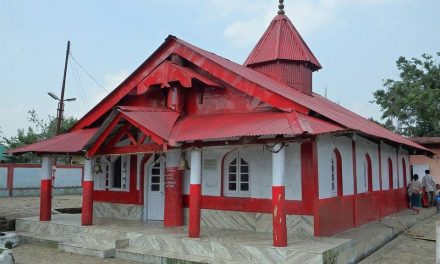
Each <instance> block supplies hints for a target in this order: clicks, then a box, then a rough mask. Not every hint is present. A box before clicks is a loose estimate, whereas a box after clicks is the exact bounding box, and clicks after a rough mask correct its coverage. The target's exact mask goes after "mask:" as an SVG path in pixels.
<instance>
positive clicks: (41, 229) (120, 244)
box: [16, 219, 129, 258]
mask: <svg viewBox="0 0 440 264" xmlns="http://www.w3.org/2000/svg"><path fill="white" fill-rule="evenodd" d="M16 234H17V235H18V237H19V239H20V241H21V242H22V243H28V244H40V245H43V246H48V247H52V248H58V249H59V250H60V251H65V252H70V253H75V254H81V255H87V256H93V257H98V258H113V257H114V256H115V250H116V249H120V248H124V247H127V246H128V245H129V240H128V238H127V237H126V234H127V233H126V232H121V231H113V230H102V229H98V228H92V227H81V226H70V225H63V224H57V223H52V222H40V221H27V220H24V219H18V220H17V225H16Z"/></svg>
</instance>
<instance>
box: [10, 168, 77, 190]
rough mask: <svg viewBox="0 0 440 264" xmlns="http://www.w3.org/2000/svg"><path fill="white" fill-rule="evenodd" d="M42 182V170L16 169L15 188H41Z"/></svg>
mask: <svg viewBox="0 0 440 264" xmlns="http://www.w3.org/2000/svg"><path fill="white" fill-rule="evenodd" d="M79 175H80V178H81V173H80V174H79ZM55 177H56V176H55ZM40 182H41V168H14V188H40Z"/></svg>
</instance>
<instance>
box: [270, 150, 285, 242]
mask: <svg viewBox="0 0 440 264" xmlns="http://www.w3.org/2000/svg"><path fill="white" fill-rule="evenodd" d="M272 151H273V153H272V209H273V211H272V226H273V245H274V246H275V247H285V246H287V228H286V196H285V184H284V178H285V166H284V161H285V156H286V149H285V147H284V145H283V144H281V143H278V144H276V145H275V146H274V147H273V148H272Z"/></svg>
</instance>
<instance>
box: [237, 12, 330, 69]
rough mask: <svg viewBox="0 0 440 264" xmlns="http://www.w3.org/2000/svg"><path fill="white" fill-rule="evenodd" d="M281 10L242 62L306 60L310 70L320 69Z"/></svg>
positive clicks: (313, 56) (251, 63)
mask: <svg viewBox="0 0 440 264" xmlns="http://www.w3.org/2000/svg"><path fill="white" fill-rule="evenodd" d="M280 10H281V11H283V12H281V13H280V12H278V13H279V15H277V16H276V17H275V18H274V19H273V20H272V22H271V23H270V25H269V27H268V28H267V30H266V32H264V34H263V36H262V37H261V39H260V41H258V43H257V45H256V46H255V48H254V49H253V50H252V52H251V53H250V54H249V56H248V58H247V59H246V61H245V62H244V65H245V66H251V65H253V64H259V63H265V62H270V61H277V60H285V61H286V60H287V61H292V62H306V63H307V64H308V67H309V68H310V69H311V70H312V71H316V70H319V69H321V68H322V67H321V64H319V62H318V60H317V59H316V57H315V55H313V53H312V51H311V50H310V49H309V47H308V46H307V44H306V43H305V42H304V40H303V39H302V37H301V35H300V34H299V33H298V31H297V30H296V29H295V27H294V26H293V24H292V22H290V20H289V18H288V17H287V16H286V15H284V10H282V9H280Z"/></svg>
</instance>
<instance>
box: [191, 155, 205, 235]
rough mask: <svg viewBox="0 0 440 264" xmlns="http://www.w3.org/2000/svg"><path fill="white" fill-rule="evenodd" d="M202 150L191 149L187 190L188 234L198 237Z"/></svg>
mask: <svg viewBox="0 0 440 264" xmlns="http://www.w3.org/2000/svg"><path fill="white" fill-rule="evenodd" d="M201 163H202V151H201V149H193V150H191V165H190V168H191V176H190V190H189V227H188V236H189V237H192V238H197V237H200V211H201V205H202V185H201V183H202V166H201Z"/></svg>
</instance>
